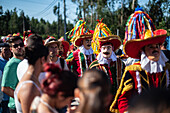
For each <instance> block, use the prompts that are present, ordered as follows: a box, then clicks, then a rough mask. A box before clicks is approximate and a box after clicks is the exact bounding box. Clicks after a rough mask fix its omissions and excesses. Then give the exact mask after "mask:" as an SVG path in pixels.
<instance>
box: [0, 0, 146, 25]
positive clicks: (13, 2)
mask: <svg viewBox="0 0 170 113" xmlns="http://www.w3.org/2000/svg"><path fill="white" fill-rule="evenodd" d="M65 1H66V9H67V10H66V15H67V19H66V20H67V21H68V20H69V21H70V22H71V23H73V24H74V19H76V8H77V5H76V4H75V3H73V2H71V0H65ZM138 1H139V4H142V5H143V4H144V3H146V1H148V0H138ZM58 2H60V14H63V12H64V10H63V9H64V8H63V7H64V5H63V0H0V5H2V7H3V12H5V11H6V10H7V9H8V10H13V9H14V8H17V11H18V13H20V12H21V10H23V11H24V13H25V15H28V16H29V17H30V18H31V17H34V18H38V19H40V18H43V19H45V20H46V21H47V20H48V21H49V22H50V23H52V22H53V21H57V16H55V15H54V13H53V7H54V6H55V5H58Z"/></svg>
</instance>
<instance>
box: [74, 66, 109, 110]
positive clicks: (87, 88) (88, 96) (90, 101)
mask: <svg viewBox="0 0 170 113" xmlns="http://www.w3.org/2000/svg"><path fill="white" fill-rule="evenodd" d="M78 88H79V98H80V105H79V107H78V111H80V112H81V113H104V112H105V111H106V109H107V106H108V105H109V104H108V103H110V102H109V101H108V100H109V99H108V97H109V94H110V82H109V81H108V78H107V75H106V73H104V72H103V71H100V70H96V69H91V70H88V71H86V72H85V73H84V75H83V77H82V78H80V80H79V81H78ZM75 92H76V91H75Z"/></svg>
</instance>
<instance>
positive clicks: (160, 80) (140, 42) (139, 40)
mask: <svg viewBox="0 0 170 113" xmlns="http://www.w3.org/2000/svg"><path fill="white" fill-rule="evenodd" d="M136 23H137V24H136ZM145 24H146V25H145ZM127 25H128V26H127V27H126V33H125V40H124V41H125V42H124V52H125V54H127V55H128V56H129V57H131V58H137V59H140V61H139V62H136V63H134V64H133V65H130V66H127V67H126V68H125V71H124V74H123V76H122V79H121V83H120V86H119V89H118V90H117V93H116V96H115V99H114V101H113V103H112V105H111V106H110V111H111V112H113V113H119V112H120V113H125V112H127V111H128V100H129V99H131V98H132V97H133V96H134V95H138V94H140V93H141V92H142V91H144V90H149V89H152V88H168V87H169V70H170V64H168V63H166V62H167V61H168V59H167V58H166V56H165V55H164V54H163V52H161V51H160V48H159V46H160V45H161V44H162V43H163V42H164V41H165V38H166V34H167V32H166V30H163V29H159V30H155V27H154V25H153V23H152V19H151V18H150V17H149V15H147V14H146V13H145V12H143V10H142V9H140V8H139V9H136V10H135V13H134V14H132V16H131V18H130V19H129V20H128V23H127ZM136 26H137V27H136ZM154 44H155V45H157V46H158V47H155V46H154V47H153V48H152V47H150V48H149V49H145V48H146V47H147V46H149V45H150V46H151V45H154ZM159 44H160V45H159ZM148 51H151V53H153V51H156V52H157V53H159V56H156V57H157V58H159V59H158V60H150V59H149V58H148V56H147V55H146V52H148Z"/></svg>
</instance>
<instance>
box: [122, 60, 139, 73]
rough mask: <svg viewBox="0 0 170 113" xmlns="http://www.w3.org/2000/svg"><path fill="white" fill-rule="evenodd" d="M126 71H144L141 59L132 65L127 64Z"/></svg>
mask: <svg viewBox="0 0 170 113" xmlns="http://www.w3.org/2000/svg"><path fill="white" fill-rule="evenodd" d="M125 71H142V68H141V64H140V61H138V62H135V63H134V64H132V65H129V66H126V67H125Z"/></svg>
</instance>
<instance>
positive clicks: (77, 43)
mask: <svg viewBox="0 0 170 113" xmlns="http://www.w3.org/2000/svg"><path fill="white" fill-rule="evenodd" d="M92 37H93V34H87V35H80V36H78V37H76V39H75V41H74V45H75V46H77V47H79V46H81V45H82V42H81V41H82V40H84V39H88V38H92Z"/></svg>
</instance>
